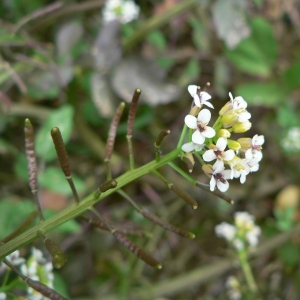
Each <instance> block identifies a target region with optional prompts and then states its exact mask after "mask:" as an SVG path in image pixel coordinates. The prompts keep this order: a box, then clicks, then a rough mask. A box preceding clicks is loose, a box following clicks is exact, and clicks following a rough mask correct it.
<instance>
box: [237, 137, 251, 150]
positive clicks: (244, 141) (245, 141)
mask: <svg viewBox="0 0 300 300" xmlns="http://www.w3.org/2000/svg"><path fill="white" fill-rule="evenodd" d="M237 141H238V142H239V143H240V145H241V147H242V149H243V150H248V149H250V148H251V147H252V139H251V138H239V139H238V140H237Z"/></svg>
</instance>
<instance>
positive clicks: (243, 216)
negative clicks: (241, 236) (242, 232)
mask: <svg viewBox="0 0 300 300" xmlns="http://www.w3.org/2000/svg"><path fill="white" fill-rule="evenodd" d="M254 221H255V217H254V216H252V215H250V214H249V213H248V212H246V211H238V212H236V213H235V214H234V222H235V225H236V226H237V227H238V228H244V229H247V230H251V229H252V228H253V227H254Z"/></svg>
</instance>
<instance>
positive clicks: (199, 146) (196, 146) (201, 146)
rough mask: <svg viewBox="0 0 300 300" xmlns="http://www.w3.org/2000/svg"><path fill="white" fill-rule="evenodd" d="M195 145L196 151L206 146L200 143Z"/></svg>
mask: <svg viewBox="0 0 300 300" xmlns="http://www.w3.org/2000/svg"><path fill="white" fill-rule="evenodd" d="M194 145H195V151H196V152H198V151H201V150H202V149H203V147H204V145H199V144H194Z"/></svg>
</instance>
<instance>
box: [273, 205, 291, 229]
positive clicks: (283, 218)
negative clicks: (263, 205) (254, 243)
mask: <svg viewBox="0 0 300 300" xmlns="http://www.w3.org/2000/svg"><path fill="white" fill-rule="evenodd" d="M294 213H295V208H294V207H287V208H286V209H285V210H275V211H274V214H275V217H276V226H277V228H278V229H279V230H281V231H288V230H290V229H291V228H292V227H293V224H294V222H293V216H294Z"/></svg>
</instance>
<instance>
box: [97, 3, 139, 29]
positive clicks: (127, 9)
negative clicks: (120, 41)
mask: <svg viewBox="0 0 300 300" xmlns="http://www.w3.org/2000/svg"><path fill="white" fill-rule="evenodd" d="M139 12H140V7H139V6H138V5H136V4H135V2H134V1H132V0H107V1H106V2H105V5H104V7H103V9H102V16H103V21H104V23H108V22H110V21H113V20H116V19H118V20H119V21H120V22H121V23H123V24H125V23H129V22H130V21H132V20H135V19H137V17H138V16H139Z"/></svg>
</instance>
